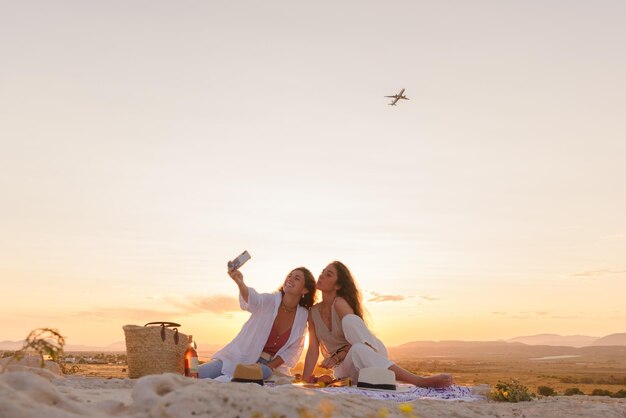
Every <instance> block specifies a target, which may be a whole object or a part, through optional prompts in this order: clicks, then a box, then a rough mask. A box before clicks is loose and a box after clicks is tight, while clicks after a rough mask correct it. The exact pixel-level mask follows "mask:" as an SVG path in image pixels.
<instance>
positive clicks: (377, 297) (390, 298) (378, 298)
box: [367, 291, 411, 302]
mask: <svg viewBox="0 0 626 418" xmlns="http://www.w3.org/2000/svg"><path fill="white" fill-rule="evenodd" d="M369 293H370V294H371V295H372V296H373V297H372V298H371V299H368V300H367V301H368V302H396V301H400V300H404V299H408V298H410V297H411V296H401V295H381V294H380V293H378V292H374V291H369Z"/></svg>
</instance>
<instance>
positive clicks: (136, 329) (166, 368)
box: [122, 322, 189, 379]
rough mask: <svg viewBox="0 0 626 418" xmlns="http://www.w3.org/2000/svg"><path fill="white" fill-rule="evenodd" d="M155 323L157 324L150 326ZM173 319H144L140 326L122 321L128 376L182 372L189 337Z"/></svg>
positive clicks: (183, 370) (183, 371) (132, 377)
mask: <svg viewBox="0 0 626 418" xmlns="http://www.w3.org/2000/svg"><path fill="white" fill-rule="evenodd" d="M151 325H158V326H151ZM178 327H180V324H176V323H174V322H148V323H147V324H146V325H144V326H143V327H140V326H138V325H124V326H123V327H122V329H123V330H124V336H125V337H126V357H127V361H128V377H130V378H131V379H134V378H137V377H142V376H146V375H149V374H160V373H179V374H184V373H185V351H186V350H187V345H188V344H187V342H188V341H189V337H188V336H187V335H185V334H183V333H181V332H178Z"/></svg>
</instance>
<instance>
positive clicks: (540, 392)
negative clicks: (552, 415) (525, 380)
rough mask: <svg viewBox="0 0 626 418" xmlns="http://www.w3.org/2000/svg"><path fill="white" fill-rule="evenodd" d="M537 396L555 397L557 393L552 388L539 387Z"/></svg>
mask: <svg viewBox="0 0 626 418" xmlns="http://www.w3.org/2000/svg"><path fill="white" fill-rule="evenodd" d="M537 394H538V395H541V396H555V395H556V392H555V391H554V389H552V388H551V387H550V386H539V387H538V388H537Z"/></svg>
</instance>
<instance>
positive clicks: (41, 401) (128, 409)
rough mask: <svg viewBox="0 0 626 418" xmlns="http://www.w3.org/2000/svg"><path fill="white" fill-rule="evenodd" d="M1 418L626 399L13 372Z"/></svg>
mask: <svg viewBox="0 0 626 418" xmlns="http://www.w3.org/2000/svg"><path fill="white" fill-rule="evenodd" d="M0 399H1V401H0V417H2V418H23V417H46V418H57V417H58V418H61V417H85V416H89V417H193V416H202V417H225V418H228V417H232V418H235V417H240V418H243V417H255V418H260V417H268V418H269V417H275V418H278V417H285V418H291V417H298V418H309V417H372V418H374V417H376V418H378V417H380V418H384V417H609V418H610V417H626V400H625V399H614V398H608V397H591V396H571V397H551V398H543V399H539V400H535V401H531V402H521V403H517V404H511V403H497V402H491V401H485V400H482V401H473V402H464V401H440V400H416V401H412V402H410V403H407V404H398V403H394V402H390V401H382V400H374V399H370V398H367V397H364V396H359V395H336V394H325V393H322V392H320V391H319V390H315V389H302V388H296V387H293V386H291V385H285V386H281V387H280V388H268V387H261V386H258V385H254V384H238V383H218V382H213V381H210V380H202V381H198V380H195V379H189V378H185V377H183V376H178V375H173V374H164V375H155V376H146V377H143V378H141V379H134V380H131V379H118V378H101V377H88V376H62V375H60V374H58V371H57V370H55V369H54V368H51V369H50V370H41V369H37V368H33V367H23V366H15V367H12V368H11V371H10V372H7V373H4V374H1V375H0Z"/></svg>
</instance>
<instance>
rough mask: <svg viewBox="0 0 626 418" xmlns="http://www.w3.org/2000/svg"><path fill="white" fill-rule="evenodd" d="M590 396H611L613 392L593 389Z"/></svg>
mask: <svg viewBox="0 0 626 418" xmlns="http://www.w3.org/2000/svg"><path fill="white" fill-rule="evenodd" d="M591 396H613V392H611V391H610V390H606V389H594V390H593V392H591Z"/></svg>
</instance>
